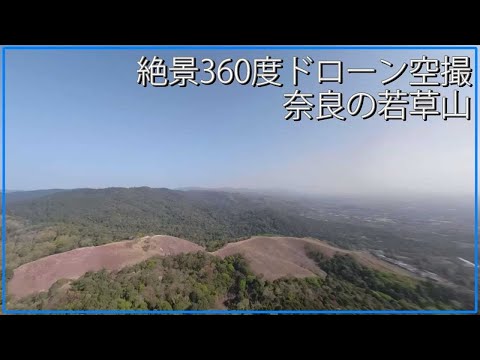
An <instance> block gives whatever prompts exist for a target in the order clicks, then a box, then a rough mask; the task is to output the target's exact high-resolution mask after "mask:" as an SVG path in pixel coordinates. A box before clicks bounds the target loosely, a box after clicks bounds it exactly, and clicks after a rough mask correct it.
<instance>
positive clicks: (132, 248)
mask: <svg viewBox="0 0 480 360" xmlns="http://www.w3.org/2000/svg"><path fill="white" fill-rule="evenodd" d="M309 248H311V249H312V250H316V251H319V252H321V253H322V254H324V255H325V256H327V257H331V256H333V255H335V254H337V253H340V254H350V255H352V256H353V257H354V258H356V259H357V260H358V261H359V262H360V263H362V264H363V265H366V266H369V267H371V268H375V269H377V270H383V271H391V272H395V273H400V274H403V275H409V274H408V273H407V272H406V271H404V270H403V269H401V268H398V267H396V266H394V265H392V264H389V263H386V262H383V261H381V260H379V259H377V258H375V257H374V256H372V255H370V254H369V253H366V252H359V251H348V250H344V249H340V248H337V247H334V246H332V245H329V244H328V243H326V242H324V241H320V240H317V239H312V238H294V237H281V236H278V237H267V236H255V237H252V238H250V239H247V240H243V241H238V242H235V243H229V244H227V245H226V246H225V247H223V248H221V249H219V250H217V251H215V252H213V253H212V254H213V255H216V256H220V257H222V258H224V257H226V256H230V255H234V254H241V255H243V256H244V257H245V258H246V259H247V261H248V263H249V265H250V267H251V269H252V270H253V272H255V273H257V274H258V275H263V276H264V278H265V279H268V280H274V279H278V278H281V277H286V276H292V277H299V278H303V277H308V276H322V277H323V276H325V273H324V272H323V271H322V270H321V269H320V268H319V267H318V266H317V265H316V264H315V262H314V261H313V260H312V259H311V258H310V257H309V256H308V255H307V249H309ZM197 251H205V249H204V248H203V247H201V246H199V245H197V244H194V243H192V242H190V241H187V240H184V239H180V238H176V237H173V236H163V235H156V236H151V237H149V236H147V237H143V238H139V239H135V240H126V241H121V242H116V243H111V244H106V245H101V246H95V247H85V248H79V249H75V250H71V251H67V252H64V253H60V254H55V255H51V256H47V257H44V258H41V259H39V260H35V261H33V262H30V263H27V264H24V265H22V266H20V267H18V268H17V269H15V270H14V275H13V278H12V280H11V281H10V282H9V284H8V294H9V295H12V296H14V297H20V298H21V297H24V296H27V295H30V294H33V293H37V292H42V291H47V290H48V289H49V288H50V286H52V285H53V284H54V283H55V282H56V281H58V280H60V279H77V278H79V277H81V276H82V275H83V274H85V273H86V272H88V271H98V270H101V269H107V270H120V269H121V268H123V267H125V266H129V265H133V264H136V263H139V262H141V261H144V260H146V259H148V258H150V257H152V256H156V255H160V256H168V255H176V254H181V253H188V252H197Z"/></svg>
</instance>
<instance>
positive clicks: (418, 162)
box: [6, 50, 474, 196]
mask: <svg viewBox="0 0 480 360" xmlns="http://www.w3.org/2000/svg"><path fill="white" fill-rule="evenodd" d="M352 54H353V53H352V52H351V51H328V52H321V51H261V50H255V51H215V52H209V51H186V50H185V51H183V50H182V51H180V50H179V51H167V50H158V51H154V50H153V51H122V52H118V51H22V52H14V51H11V52H8V54H7V66H6V69H7V82H6V92H7V94H8V96H7V97H6V103H7V107H6V118H7V121H6V139H7V144H6V159H7V160H6V187H7V189H21V190H34V189H53V188H62V189H72V188H106V187H142V186H149V187H154V188H160V187H166V188H171V189H177V188H184V187H202V188H224V187H231V188H248V189H278V190H282V189H286V190H288V191H298V192H308V193H318V194H340V195H341V194H358V195H382V194H386V195H391V196H401V195H402V194H444V195H449V196H455V195H459V196H460V195H461V196H473V191H474V150H473V149H474V136H473V134H474V121H466V120H465V119H453V120H449V121H443V120H442V119H441V118H433V119H432V120H429V121H426V122H424V121H423V120H421V118H418V117H415V118H409V119H408V120H407V121H406V122H402V121H389V122H386V121H385V120H384V119H381V118H379V117H378V116H376V117H374V118H371V119H369V120H361V119H359V118H356V119H347V121H345V122H343V121H339V120H327V121H320V122H319V121H316V120H314V121H309V120H305V119H304V120H302V121H300V122H293V121H285V120H284V116H285V109H284V108H283V107H282V104H283V103H284V102H285V98H284V96H283V94H284V93H290V92H292V91H293V90H294V89H295V87H293V86H292V84H291V76H290V73H291V58H292V56H298V57H306V56H307V55H308V56H312V57H313V58H314V59H315V60H318V59H320V58H322V59H329V60H331V59H336V60H342V61H343V62H344V64H345V65H344V68H347V67H375V68H376V69H377V73H376V74H373V75H372V74H356V75H355V76H353V75H348V76H345V82H344V84H343V85H337V84H333V83H332V84H327V85H322V86H319V85H318V82H316V81H315V75H314V74H316V73H313V74H312V75H311V76H310V77H303V78H301V81H300V85H299V86H298V89H300V90H301V91H302V92H312V93H316V94H318V92H319V91H325V90H327V89H333V90H334V91H341V92H343V93H344V98H345V99H347V98H348V96H349V94H351V93H352V92H353V91H355V92H358V91H360V90H361V91H365V92H369V93H372V94H375V93H378V92H380V91H384V89H385V88H384V87H383V86H382V85H381V83H380V81H381V79H384V78H387V77H388V76H390V75H391V72H392V69H391V68H389V67H385V66H383V65H381V64H380V62H379V61H380V59H384V58H388V61H390V62H391V63H393V64H395V66H397V67H398V66H399V65H400V64H401V63H402V62H409V60H410V59H412V58H416V57H418V56H419V53H418V52H415V51H401V52H398V51H388V52H387V51H362V52H355V56H353V55H352ZM455 54H456V55H463V54H465V55H470V53H469V52H465V51H455ZM143 55H144V56H147V57H149V58H152V57H153V56H154V55H158V56H160V57H162V58H164V59H165V61H166V62H167V63H168V64H171V58H172V57H173V56H195V57H196V58H197V61H198V62H199V63H200V60H199V59H202V58H213V59H215V61H216V63H217V66H218V64H219V63H220V62H221V60H222V59H224V58H227V57H231V58H234V59H238V58H246V59H250V60H252V59H253V58H264V57H265V56H266V55H270V56H272V57H275V58H282V59H284V67H283V69H282V70H281V71H280V73H281V79H283V80H284V81H283V82H284V84H285V85H284V87H282V88H273V87H264V88H252V87H251V86H239V85H238V84H235V83H234V84H232V85H230V86H224V85H221V84H218V83H216V84H214V85H212V86H204V85H201V86H199V87H192V86H187V87H186V88H177V87H167V88H151V87H148V88H143V87H141V86H139V85H138V84H136V78H137V73H136V71H137V69H138V64H137V61H138V60H139V59H140V57H141V56H143ZM422 55H427V56H431V57H435V58H440V59H442V58H443V55H444V52H443V51H424V52H422ZM199 65H200V67H202V68H203V66H202V65H201V64H199ZM407 73H408V72H407ZM201 76H202V78H203V77H204V74H201ZM410 80H411V78H409V77H408V76H404V77H403V78H400V79H399V80H398V81H397V82H396V83H395V84H394V85H393V87H391V89H393V90H395V89H397V88H399V89H402V90H407V91H408V90H409V86H408V81H410ZM449 90H451V89H449ZM439 91H444V89H439ZM464 91H466V93H468V94H470V95H472V94H473V90H472V89H464ZM316 101H317V102H318V100H316ZM317 108H318V105H317ZM472 111H473V110H472ZM26 144H28V146H26Z"/></svg>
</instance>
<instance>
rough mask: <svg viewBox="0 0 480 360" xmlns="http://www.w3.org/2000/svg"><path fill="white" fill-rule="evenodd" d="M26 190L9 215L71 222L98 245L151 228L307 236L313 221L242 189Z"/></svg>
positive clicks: (203, 236) (200, 237)
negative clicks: (38, 191)
mask: <svg viewBox="0 0 480 360" xmlns="http://www.w3.org/2000/svg"><path fill="white" fill-rule="evenodd" d="M27 195H28V194H27V193H22V197H21V199H19V200H17V199H15V198H14V197H15V196H17V195H15V194H13V195H10V194H8V195H7V202H8V205H7V214H8V215H9V216H11V217H12V218H16V219H25V220H27V221H28V224H29V225H38V224H43V225H45V224H49V225H58V224H62V225H68V226H69V227H71V230H72V233H75V231H77V230H78V231H81V233H82V234H83V235H84V236H87V237H91V238H92V240H93V244H94V245H98V244H102V243H105V242H108V241H111V240H117V239H126V238H129V237H135V236H139V235H143V234H150V233H152V234H168V235H173V236H178V237H183V238H186V239H189V240H192V241H195V242H201V243H208V242H210V241H212V240H227V239H229V240H230V239H232V238H240V237H247V236H250V235H256V234H265V233H273V234H283V235H306V234H308V233H309V231H308V228H309V224H310V223H311V221H309V220H308V219H305V218H302V217H301V216H299V215H296V212H297V211H296V210H297V208H298V205H297V204H295V205H294V204H292V203H289V202H288V201H282V200H279V199H273V198H268V197H265V196H260V195H255V196H253V195H245V194H240V193H227V192H215V191H177V190H169V189H153V188H147V187H141V188H107V189H99V190H96V189H76V190H69V191H61V192H54V193H47V195H45V196H41V197H38V194H36V192H33V193H32V195H33V196H32V198H31V199H29V198H28V196H27ZM9 197H12V200H9Z"/></svg>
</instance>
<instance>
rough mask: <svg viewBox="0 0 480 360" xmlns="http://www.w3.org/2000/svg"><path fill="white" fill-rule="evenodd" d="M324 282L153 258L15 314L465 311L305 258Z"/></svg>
mask: <svg viewBox="0 0 480 360" xmlns="http://www.w3.org/2000/svg"><path fill="white" fill-rule="evenodd" d="M309 256H311V257H312V258H313V259H314V260H315V261H316V262H317V263H318V265H319V266H321V268H322V269H324V270H325V271H326V273H327V276H326V278H324V279H322V278H320V277H309V278H304V279H298V278H283V279H278V280H275V281H266V280H264V279H262V278H260V277H258V276H256V275H255V274H253V273H252V272H251V271H250V269H249V266H248V264H247V262H246V261H245V260H244V258H242V257H241V256H239V255H235V256H230V257H227V258H225V259H221V258H219V257H215V256H213V255H210V254H207V253H204V252H198V253H190V254H183V255H177V256H170V257H163V258H161V257H155V258H151V259H149V260H147V261H144V262H142V263H140V264H137V265H135V266H132V267H129V268H125V269H123V270H121V271H119V272H107V271H100V272H95V273H92V272H90V273H87V274H85V275H84V276H83V277H81V278H80V279H78V280H76V281H73V282H72V283H68V282H67V281H66V280H60V281H58V282H57V283H56V284H54V285H53V286H52V287H51V288H50V290H49V291H48V292H44V293H41V294H37V295H34V296H29V297H26V298H24V299H22V300H21V301H18V302H12V305H11V306H12V307H13V308H16V309H70V310H72V309H75V310H88V309H96V310H98V309H124V310H125V309H127V310H128V309H144V310H147V309H148V310H201V309H231V310H312V309H325V310H338V309H340V310H341V309H350V310H357V309H362V310H367V309H371V310H378V309H391V310H405V309H414V310H415V309H465V308H467V307H471V306H472V304H471V300H469V299H468V298H467V297H465V298H462V297H459V295H458V294H457V293H455V292H453V291H452V290H450V289H449V288H446V287H442V286H439V285H437V284H433V283H430V282H423V281H417V280H414V279H411V278H405V277H401V276H398V275H394V274H390V273H388V274H387V273H383V272H379V271H376V270H372V269H369V268H366V267H364V266H362V265H360V264H359V263H357V262H356V261H355V260H354V259H353V258H352V257H350V256H349V255H335V256H334V257H332V258H325V257H324V256H323V255H322V254H320V253H318V252H312V251H310V252H309Z"/></svg>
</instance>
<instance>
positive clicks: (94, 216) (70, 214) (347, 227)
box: [6, 187, 473, 288]
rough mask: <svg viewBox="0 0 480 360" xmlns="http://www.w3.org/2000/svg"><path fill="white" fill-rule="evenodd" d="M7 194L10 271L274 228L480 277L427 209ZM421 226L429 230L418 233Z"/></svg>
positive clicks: (93, 193)
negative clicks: (84, 252)
mask: <svg viewBox="0 0 480 360" xmlns="http://www.w3.org/2000/svg"><path fill="white" fill-rule="evenodd" d="M6 200H7V239H8V240H7V258H8V263H7V276H9V277H10V276H11V274H12V270H13V269H15V268H16V267H18V266H19V265H21V264H24V263H27V262H30V261H33V260H36V259H39V258H41V257H44V256H47V255H52V254H56V253H60V252H65V251H68V250H72V249H75V248H78V247H86V246H95V245H102V244H106V243H110V242H114V241H119V240H126V239H133V238H136V237H141V236H145V235H156V234H164V235H172V236H176V237H179V238H183V239H186V240H190V241H193V242H195V243H197V244H200V245H202V246H205V247H206V249H207V250H208V251H214V250H216V249H218V248H220V247H222V246H224V245H225V244H226V243H227V242H231V241H235V240H239V239H245V238H248V237H251V236H256V235H267V234H270V235H281V236H293V237H313V238H318V239H323V240H326V241H328V242H330V243H332V244H334V245H336V246H339V247H342V248H346V249H379V250H382V251H384V252H385V254H386V255H387V256H392V254H394V255H399V256H403V257H404V258H408V259H410V262H413V263H414V265H417V266H420V267H422V266H425V268H426V269H427V270H429V271H433V272H435V273H438V274H440V275H441V276H445V277H447V278H449V279H450V280H451V281H452V282H454V283H465V284H464V285H465V286H468V287H469V288H471V286H470V285H471V284H470V282H472V281H473V276H472V275H471V274H470V273H468V272H467V270H469V269H466V268H464V266H463V265H462V264H458V265H455V264H453V265H452V261H453V260H450V262H446V259H447V258H446V257H447V256H448V257H450V258H451V257H455V256H460V257H463V258H468V256H469V254H471V250H470V248H468V247H459V246H456V243H455V242H454V241H450V239H453V240H458V239H460V236H459V235H458V234H457V233H456V232H451V236H450V237H445V239H443V238H442V239H439V237H438V236H433V235H432V234H431V232H432V231H437V232H438V230H435V229H434V228H433V225H432V226H429V223H428V221H430V220H428V219H426V220H425V219H422V218H421V216H422V212H419V211H417V212H415V213H414V214H413V215H412V216H410V218H412V219H413V220H412V221H411V223H412V224H413V225H409V226H410V227H407V226H406V225H402V223H401V222H400V223H398V222H392V223H391V224H392V225H389V224H390V223H388V222H384V221H382V217H384V212H385V211H384V210H383V209H380V208H376V209H374V210H369V209H368V206H366V207H364V208H359V209H358V210H357V209H356V208H353V210H351V209H352V208H347V207H346V206H345V205H344V203H343V202H342V201H338V202H337V200H335V201H332V200H330V202H329V200H328V199H319V198H308V197H297V196H288V195H279V194H273V193H259V192H241V191H234V190H229V191H219V190H216V191H212V190H188V191H182V190H170V189H165V188H157V189H155V188H148V187H137V188H106V189H74V190H41V191H23V192H12V193H8V194H7V198H6ZM392 206H393V205H392ZM409 211H410V212H411V210H409ZM359 214H360V215H359ZM395 216H397V215H390V218H394V219H402V221H403V222H405V220H404V219H405V217H404V215H403V214H400V215H398V216H397V217H395ZM378 217H380V220H378V221H377V220H375V221H372V219H376V218H378ZM410 218H409V219H410ZM410 229H413V230H411V231H410ZM418 229H420V230H421V229H425V230H424V231H423V232H422V233H413V232H414V231H416V232H418V231H417V230H418ZM447 230H448V229H447ZM447 230H446V231H447ZM447 234H448V233H447ZM462 236H463V235H462ZM413 237H418V238H419V239H421V240H422V241H412V240H411V239H412V238H413ZM469 239H470V238H469ZM440 240H443V241H440ZM447 240H449V241H447ZM426 254H428V259H427V260H428V261H426V260H425V259H424V258H425V256H426ZM452 269H454V271H453V270H452Z"/></svg>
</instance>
